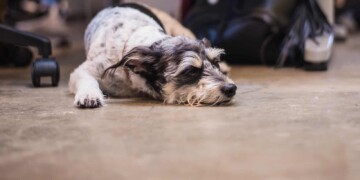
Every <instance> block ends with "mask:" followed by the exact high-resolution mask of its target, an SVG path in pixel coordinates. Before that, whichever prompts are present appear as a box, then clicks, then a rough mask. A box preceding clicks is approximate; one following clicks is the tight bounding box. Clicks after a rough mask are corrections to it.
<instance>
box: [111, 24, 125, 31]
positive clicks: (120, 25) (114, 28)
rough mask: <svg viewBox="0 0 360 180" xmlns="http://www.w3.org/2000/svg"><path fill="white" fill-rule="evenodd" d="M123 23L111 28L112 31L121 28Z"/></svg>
mask: <svg viewBox="0 0 360 180" xmlns="http://www.w3.org/2000/svg"><path fill="white" fill-rule="evenodd" d="M123 25H124V24H123V23H118V24H116V25H115V26H114V27H113V31H114V32H116V31H117V30H118V29H119V28H121V27H123Z"/></svg>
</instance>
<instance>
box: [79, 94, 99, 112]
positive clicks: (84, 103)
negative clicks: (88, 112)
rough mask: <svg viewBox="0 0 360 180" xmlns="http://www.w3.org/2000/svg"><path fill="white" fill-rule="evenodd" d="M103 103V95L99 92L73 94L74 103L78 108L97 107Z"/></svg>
mask: <svg viewBox="0 0 360 180" xmlns="http://www.w3.org/2000/svg"><path fill="white" fill-rule="evenodd" d="M103 104H104V96H103V94H102V93H101V92H86V93H85V92H84V93H81V92H80V93H77V94H76V95H75V102H74V105H75V106H77V107H79V108H97V107H100V106H102V105H103Z"/></svg>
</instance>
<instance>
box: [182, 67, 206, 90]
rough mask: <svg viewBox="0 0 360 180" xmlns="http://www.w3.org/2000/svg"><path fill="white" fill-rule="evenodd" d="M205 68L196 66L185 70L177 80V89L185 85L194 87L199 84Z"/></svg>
mask: <svg viewBox="0 0 360 180" xmlns="http://www.w3.org/2000/svg"><path fill="white" fill-rule="evenodd" d="M203 70H204V68H203V67H202V68H197V67H194V66H189V67H187V68H186V69H184V70H183V71H182V72H180V74H179V75H178V76H177V77H176V78H175V82H176V87H177V88H179V87H181V86H185V85H192V84H196V83H198V82H199V80H200V79H201V77H202V73H203Z"/></svg>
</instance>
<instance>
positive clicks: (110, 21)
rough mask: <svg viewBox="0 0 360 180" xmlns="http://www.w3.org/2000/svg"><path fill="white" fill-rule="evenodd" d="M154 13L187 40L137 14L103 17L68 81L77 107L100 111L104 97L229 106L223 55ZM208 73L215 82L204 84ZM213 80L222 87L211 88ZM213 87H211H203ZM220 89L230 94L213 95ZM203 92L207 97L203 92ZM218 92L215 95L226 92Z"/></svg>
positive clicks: (111, 12) (119, 10)
mask: <svg viewBox="0 0 360 180" xmlns="http://www.w3.org/2000/svg"><path fill="white" fill-rule="evenodd" d="M151 10H152V12H154V13H155V14H156V15H157V16H158V17H159V19H160V20H161V21H162V23H163V24H164V26H165V29H166V31H167V32H169V33H170V34H171V35H179V34H182V35H184V36H171V35H168V34H166V33H165V32H164V30H163V28H162V27H161V26H160V25H159V24H158V23H157V22H156V21H155V20H154V19H153V18H151V17H149V16H148V15H146V14H144V13H142V12H140V11H138V10H136V9H133V8H128V7H114V8H107V9H105V10H103V11H101V12H100V13H99V14H98V15H97V16H96V17H95V18H94V19H93V20H92V21H91V23H90V24H89V25H88V27H87V29H86V32H85V48H86V56H87V58H86V61H85V62H84V63H83V64H81V65H80V66H79V67H78V68H77V69H76V70H75V71H74V72H73V73H72V74H71V76H70V82H69V88H70V91H71V92H72V93H74V94H75V105H77V106H79V107H90V108H91V107H98V106H101V105H102V104H103V93H104V94H106V95H109V96H116V97H138V96H144V95H145V96H150V97H152V98H155V99H159V100H164V102H166V103H189V104H209V103H211V104H212V103H221V102H228V101H229V100H231V98H232V96H233V95H234V94H235V90H236V86H235V85H233V83H232V81H231V80H230V79H229V78H228V77H226V76H225V75H224V74H223V73H222V72H221V71H220V69H219V66H218V64H217V63H218V62H217V59H218V58H219V56H220V54H221V53H223V50H221V49H215V48H210V47H208V46H207V44H206V43H205V42H203V41H197V40H195V39H194V36H193V35H192V33H191V32H190V31H188V30H187V29H185V28H184V27H182V26H181V25H180V24H179V23H177V22H176V21H175V20H173V19H172V18H171V17H170V16H166V14H164V13H163V12H161V11H159V10H156V9H151ZM169 23H170V24H171V25H170V26H169ZM185 36H187V37H185ZM209 56H211V57H209ZM209 58H213V59H214V60H213V59H211V60H207V59H209ZM215 59H216V60H215ZM192 67H193V69H191V68H192ZM189 69H190V70H189ZM192 71H198V73H197V72H192ZM205 72H206V73H208V75H206V77H207V76H214V77H213V78H211V79H206V78H202V77H203V76H204V75H203V74H204V73H205ZM186 74H187V75H186ZM191 75H194V77H191ZM181 76H183V77H181ZM186 76H188V77H186ZM185 79H187V80H185ZM203 79H205V80H203ZM215 80H216V81H219V82H220V83H219V82H216V85H215V84H213V83H212V82H211V83H210V81H215ZM207 82H208V83H207ZM209 83H210V84H211V86H213V87H205V86H209ZM218 86H222V88H223V87H225V86H227V88H228V89H227V90H228V91H231V92H230V93H229V94H228V95H224V96H222V95H215V94H217V93H215V88H218ZM195 88H197V89H195ZM209 88H214V89H209ZM201 89H202V90H204V91H205V92H203V93H201V92H199V90H201ZM220 89H221V87H220V88H219V89H218V90H216V91H219V92H221V91H223V89H222V90H220Z"/></svg>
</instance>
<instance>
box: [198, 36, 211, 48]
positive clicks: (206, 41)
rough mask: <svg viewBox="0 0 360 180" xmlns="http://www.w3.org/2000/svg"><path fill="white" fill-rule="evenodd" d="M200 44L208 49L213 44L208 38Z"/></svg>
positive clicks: (203, 39)
mask: <svg viewBox="0 0 360 180" xmlns="http://www.w3.org/2000/svg"><path fill="white" fill-rule="evenodd" d="M200 42H201V44H203V45H204V46H205V47H207V48H209V47H211V42H210V41H209V40H208V39H206V38H202V39H201V41H200Z"/></svg>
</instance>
